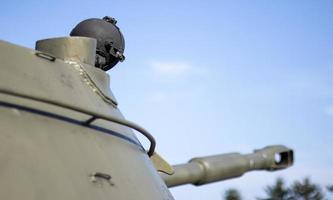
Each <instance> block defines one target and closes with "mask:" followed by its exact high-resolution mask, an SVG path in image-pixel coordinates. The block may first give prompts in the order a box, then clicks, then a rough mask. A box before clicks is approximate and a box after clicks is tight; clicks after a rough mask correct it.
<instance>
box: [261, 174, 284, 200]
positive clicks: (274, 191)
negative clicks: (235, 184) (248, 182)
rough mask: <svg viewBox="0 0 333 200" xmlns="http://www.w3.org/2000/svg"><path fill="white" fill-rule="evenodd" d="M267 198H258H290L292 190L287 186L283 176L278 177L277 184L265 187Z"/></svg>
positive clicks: (272, 199)
mask: <svg viewBox="0 0 333 200" xmlns="http://www.w3.org/2000/svg"><path fill="white" fill-rule="evenodd" d="M265 192H266V195H267V197H266V198H258V199H260V200H290V199H291V197H290V190H289V189H288V188H287V187H286V186H285V182H284V180H283V179H282V178H278V179H277V180H276V181H275V184H274V185H272V186H267V187H266V188H265Z"/></svg>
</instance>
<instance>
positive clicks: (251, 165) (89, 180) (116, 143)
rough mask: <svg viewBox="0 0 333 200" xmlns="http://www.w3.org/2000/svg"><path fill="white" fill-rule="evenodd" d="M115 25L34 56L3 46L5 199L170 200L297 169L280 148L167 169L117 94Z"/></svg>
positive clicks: (90, 25) (56, 42)
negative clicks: (183, 191)
mask: <svg viewBox="0 0 333 200" xmlns="http://www.w3.org/2000/svg"><path fill="white" fill-rule="evenodd" d="M116 22H117V21H116V20H115V19H114V18H111V17H104V18H103V19H88V20H85V21H83V22H81V23H79V24H78V25H77V26H76V27H75V28H74V29H73V30H72V32H71V34H70V37H61V38H52V39H45V40H39V41H37V43H36V49H35V50H33V49H29V48H25V47H21V46H17V45H14V44H11V43H8V42H5V41H0V68H1V73H0V199H6V200H19V199H25V200H58V199H62V200H92V199H94V200H106V199H117V200H134V199H135V200H137V199H144V200H158V199H160V200H162V199H163V200H166V199H173V197H172V195H171V193H170V191H169V189H168V188H170V187H174V186H178V185H182V184H194V185H203V184H207V183H211V182H215V181H220V180H226V179H230V178H234V177H238V176H241V175H242V174H243V173H245V172H247V171H252V170H268V171H275V170H279V169H284V168H287V167H289V166H291V165H292V164H293V151H292V150H291V149H289V148H287V147H285V146H282V145H275V146H267V147H265V148H262V149H259V150H255V151H254V152H253V153H250V154H246V155H241V154H238V153H230V154H221V155H214V156H208V157H200V158H193V159H191V160H190V161H189V162H188V163H187V164H180V165H175V166H172V165H170V164H168V162H166V161H165V160H163V158H162V157H161V156H159V155H158V154H157V153H156V152H155V146H156V142H155V139H154V137H153V135H152V134H150V133H149V132H148V131H146V130H145V129H144V128H142V127H140V126H139V125H137V124H135V123H133V122H131V121H128V120H126V119H125V118H124V117H123V115H122V114H121V112H120V111H119V109H118V107H117V105H118V102H117V101H116V99H115V98H114V96H113V94H112V92H111V91H110V87H109V76H108V74H107V73H106V71H107V70H109V69H111V68H112V67H113V66H115V65H116V64H117V63H118V62H119V61H123V60H124V59H125V57H124V49H125V43H124V38H123V35H122V33H121V32H120V29H119V28H118V26H117V25H116ZM135 134H142V135H144V136H145V137H146V138H147V139H148V141H149V142H150V146H149V147H148V148H146V149H145V148H144V147H143V145H142V144H141V143H140V141H139V140H138V139H137V137H136V135H135ZM277 157H278V158H277Z"/></svg>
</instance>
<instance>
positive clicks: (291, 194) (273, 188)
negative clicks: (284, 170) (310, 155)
mask: <svg viewBox="0 0 333 200" xmlns="http://www.w3.org/2000/svg"><path fill="white" fill-rule="evenodd" d="M326 189H327V191H328V192H333V185H329V186H327V187H326ZM265 193H266V197H265V198H257V199H258V200H324V199H327V197H326V198H325V193H324V192H323V189H322V188H321V186H320V185H318V184H315V183H313V182H312V181H311V180H310V178H304V179H303V180H301V181H298V180H296V181H294V182H293V184H291V185H290V186H287V185H286V184H285V181H284V180H283V179H282V178H278V179H276V181H275V183H274V184H273V185H268V186H266V187H265ZM224 200H241V194H240V192H239V191H238V190H236V189H229V190H226V191H225V194H224Z"/></svg>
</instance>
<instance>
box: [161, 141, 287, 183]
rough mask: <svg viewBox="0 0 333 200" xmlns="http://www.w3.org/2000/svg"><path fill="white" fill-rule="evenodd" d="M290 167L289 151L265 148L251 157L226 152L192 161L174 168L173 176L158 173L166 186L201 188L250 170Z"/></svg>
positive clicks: (278, 147)
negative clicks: (191, 185)
mask: <svg viewBox="0 0 333 200" xmlns="http://www.w3.org/2000/svg"><path fill="white" fill-rule="evenodd" d="M292 164H293V150H292V149H289V148H287V147H285V146H281V145H275V146H267V147H264V148H262V149H259V150H255V151H254V152H253V153H251V154H245V155H241V154H239V153H228V154H221V155H214V156H207V157H200V158H193V159H191V160H190V161H189V162H188V163H186V164H180V165H175V166H173V167H174V170H175V171H174V174H172V175H167V174H162V173H161V177H162V178H163V180H164V181H165V183H166V185H167V186H168V187H174V186H178V185H184V184H189V183H191V184H193V185H203V184H207V183H212V182H215V181H221V180H226V179H230V178H236V177H239V176H242V175H243V174H244V173H245V172H248V171H252V170H267V171H275V170H280V169H285V168H287V167H289V166H291V165H292Z"/></svg>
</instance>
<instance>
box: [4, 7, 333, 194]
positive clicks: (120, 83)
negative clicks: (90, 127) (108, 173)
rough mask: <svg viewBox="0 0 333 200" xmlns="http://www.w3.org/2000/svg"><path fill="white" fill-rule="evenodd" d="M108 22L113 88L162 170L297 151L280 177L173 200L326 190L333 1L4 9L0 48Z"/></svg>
mask: <svg viewBox="0 0 333 200" xmlns="http://www.w3.org/2000/svg"><path fill="white" fill-rule="evenodd" d="M105 15H110V16H113V17H115V18H116V19H117V20H118V26H119V27H120V28H121V30H122V32H123V34H124V36H125V40H126V50H125V56H126V61H125V62H124V63H121V64H119V65H118V66H117V67H115V68H114V69H112V70H111V71H110V72H109V74H110V76H111V89H112V90H113V92H114V94H115V96H116V98H117V100H118V101H119V104H120V109H121V110H122V112H123V113H124V115H125V116H126V118H127V119H130V120H132V121H135V122H137V123H139V124H141V125H142V126H144V127H146V128H147V129H148V130H150V131H151V132H152V133H153V134H154V136H155V137H156V139H157V142H158V145H157V150H158V152H159V153H160V154H161V155H162V156H164V157H165V158H166V159H167V160H168V161H169V162H170V163H173V164H176V163H182V162H186V161H187V160H189V159H190V158H192V157H194V156H204V155H210V154H217V153H223V152H230V151H233V152H235V151H238V152H241V153H248V152H251V151H252V149H254V148H261V147H264V146H265V145H269V144H285V145H287V146H290V147H292V148H293V149H294V150H295V154H296V159H295V165H294V166H293V167H292V168H290V169H288V170H285V171H280V172H276V173H268V172H254V173H251V174H250V173H249V174H246V175H244V176H243V177H241V178H239V179H234V180H230V181H225V182H221V183H215V184H210V185H207V186H201V187H194V186H182V187H178V188H174V189H172V190H171V191H172V193H173V195H174V196H175V198H176V199H192V200H199V199H221V196H222V193H223V191H224V190H225V189H228V188H230V187H237V188H239V189H240V190H241V191H242V193H243V196H244V197H245V199H253V198H254V197H256V196H263V187H264V186H265V185H266V184H269V183H273V182H274V180H275V178H276V177H278V176H281V177H284V178H285V179H286V180H287V181H289V182H290V181H292V180H294V179H300V178H303V177H305V176H310V177H311V178H312V180H313V181H315V182H318V183H320V184H322V185H323V186H325V185H327V184H333V56H332V53H333V1H329V0H328V1H323V0H313V1H296V0H280V1H273V0H268V1H266V0H260V1H259V0H258V1H257V0H253V1H250V0H243V1H233V0H229V1H211V0H210V1H176V0H173V1H172V0H171V1H111V0H110V1H95V0H90V1H82V0H80V1H65V0H59V1H53V2H51V1H30V2H29V1H18V0H12V1H3V2H2V3H1V12H0V25H1V28H0V38H1V39H3V40H7V41H10V42H12V43H16V44H20V45H23V46H28V47H31V48H33V47H34V43H35V41H36V40H38V39H42V38H49V37H59V36H66V35H68V34H69V32H70V30H71V29H72V28H73V27H74V26H75V25H76V24H77V23H78V22H80V21H81V20H83V19H86V18H91V17H103V16H105Z"/></svg>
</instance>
